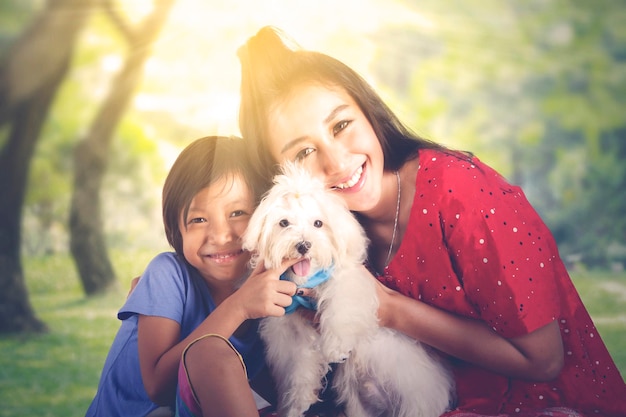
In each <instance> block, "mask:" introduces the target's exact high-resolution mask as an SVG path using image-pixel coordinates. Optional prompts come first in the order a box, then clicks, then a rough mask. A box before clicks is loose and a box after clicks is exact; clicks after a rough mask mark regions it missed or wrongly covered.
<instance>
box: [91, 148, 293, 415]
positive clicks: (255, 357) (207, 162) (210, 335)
mask: <svg viewBox="0 0 626 417" xmlns="http://www.w3.org/2000/svg"><path fill="white" fill-rule="evenodd" d="M244 147H245V143H244V141H243V140H242V139H240V138H228V137H206V138H202V139H199V140H197V141H195V142H193V143H192V144H191V145H189V146H188V147H187V148H186V149H185V150H183V152H182V153H181V154H180V156H179V157H178V159H177V160H176V162H175V163H174V165H173V166H172V169H171V171H170V173H169V175H168V177H167V179H166V181H165V185H164V187H163V222H164V225H165V232H166V235H167V239H168V242H169V243H170V245H171V246H172V247H173V248H174V250H175V252H173V253H172V252H167V253H161V254H159V255H157V256H156V257H155V258H154V260H153V261H152V262H151V263H150V264H149V265H148V267H147V268H146V270H145V272H144V273H143V275H142V277H141V279H140V280H139V283H138V284H137V286H136V288H134V290H133V291H132V292H131V294H130V296H129V297H128V299H127V301H126V303H125V304H124V306H123V307H122V308H121V310H120V311H119V313H118V318H119V319H120V320H122V324H121V327H120V330H119V331H118V333H117V335H116V337H115V340H114V341H113V345H112V347H111V350H110V352H109V354H108V356H107V359H106V362H105V365H104V370H103V371H102V376H101V379H100V383H99V387H98V392H97V393H96V396H95V398H94V400H93V402H92V404H91V406H90V407H89V409H88V411H87V416H146V415H151V416H167V415H172V414H173V409H174V398H175V394H176V387H177V376H178V371H179V363H180V362H181V355H182V353H183V350H184V349H185V347H186V346H188V345H190V344H192V345H193V346H195V347H196V348H197V350H200V351H201V353H202V354H203V355H205V356H206V357H207V359H206V362H207V363H206V364H205V365H206V366H210V365H211V364H214V367H213V370H214V371H216V372H224V373H225V374H226V376H228V378H223V379H220V378H221V377H217V376H216V377H214V379H213V385H211V386H210V387H209V386H207V387H203V388H205V389H204V390H203V392H204V391H206V392H209V393H211V394H212V395H214V396H215V400H214V402H213V403H212V404H211V408H212V410H213V412H216V413H217V414H216V415H223V416H226V415H231V414H228V413H226V412H224V413H221V412H222V411H223V410H224V408H222V404H225V406H224V407H234V408H233V410H237V407H239V406H245V407H246V408H245V409H247V410H248V409H249V410H252V412H253V414H232V415H241V416H245V415H256V416H258V412H257V411H256V410H257V408H256V406H255V400H254V397H253V394H252V391H251V390H250V387H249V385H248V381H247V378H255V377H256V376H257V375H263V373H262V372H260V371H261V370H262V368H263V365H264V360H263V346H262V345H261V342H260V340H259V338H258V337H257V332H256V330H257V321H256V320H255V319H257V318H260V317H265V316H271V315H282V314H284V307H286V306H288V305H290V303H291V296H292V295H293V294H294V293H295V291H296V288H295V285H294V284H292V283H290V282H287V281H280V280H279V276H280V274H281V273H282V272H284V269H286V268H287V267H288V265H287V264H286V265H285V268H283V269H282V270H267V271H264V270H262V269H260V268H259V269H257V270H255V271H252V273H251V274H250V273H249V271H248V260H249V258H250V256H249V254H248V253H247V252H244V251H242V249H241V239H240V237H241V235H242V233H243V232H244V230H245V229H246V227H247V224H248V221H249V219H250V216H251V214H252V212H253V210H254V208H255V206H256V203H257V201H258V197H259V195H257V194H255V192H260V191H261V190H264V189H265V188H266V187H265V185H264V184H263V183H261V182H259V176H258V175H255V174H254V172H253V171H252V170H251V169H250V164H249V163H248V162H247V160H246V159H245V158H244V156H245V151H244ZM248 275H250V277H249V278H247V277H248ZM246 278H247V279H246ZM194 341H195V343H193V342H194ZM194 349H195V348H194ZM191 351H192V349H191V348H190V350H189V351H188V352H189V353H188V355H189V354H191ZM240 355H241V356H240ZM241 357H243V360H241V359H240V358H241ZM242 363H245V368H244V367H243V366H242ZM246 370H247V375H246ZM185 371H186V368H184V367H183V368H182V372H181V375H182V376H183V377H185V378H184V382H185V387H186V390H187V391H186V392H190V390H191V387H192V386H193V383H194V376H195V375H194V374H193V372H190V375H189V377H190V378H187V377H186V376H187V375H186V372H185ZM209 372H211V370H209ZM183 391H184V390H183ZM229 395H237V400H236V401H232V399H231V397H229ZM183 402H184V401H182V400H181V401H180V404H183ZM207 408H209V407H207ZM205 415H210V414H209V412H208V411H207V413H206V414H205Z"/></svg>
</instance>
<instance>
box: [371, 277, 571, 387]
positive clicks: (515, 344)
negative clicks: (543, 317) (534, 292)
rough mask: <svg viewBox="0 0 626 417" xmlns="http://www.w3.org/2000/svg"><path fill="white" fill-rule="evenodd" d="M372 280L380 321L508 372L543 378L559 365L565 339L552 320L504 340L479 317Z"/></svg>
mask: <svg viewBox="0 0 626 417" xmlns="http://www.w3.org/2000/svg"><path fill="white" fill-rule="evenodd" d="M376 282H377V283H378V285H377V291H378V297H379V300H380V307H379V311H378V315H379V319H380V324H381V326H385V327H390V328H393V329H395V330H398V331H400V332H402V333H404V334H406V335H408V336H410V337H412V338H414V339H416V340H419V341H421V342H424V343H426V344H428V345H430V346H433V347H435V348H437V349H439V350H441V351H442V352H445V353H447V354H449V355H451V356H454V357H457V358H459V359H462V360H464V361H467V362H471V363H473V364H476V365H478V366H481V367H483V368H485V369H488V370H491V371H493V372H496V373H499V374H502V375H505V376H508V377H513V378H520V379H527V380H534V381H547V380H550V379H553V378H555V377H556V376H557V375H558V374H559V372H560V371H561V368H562V367H563V360H564V359H563V342H562V339H561V333H560V330H559V326H558V323H557V322H556V321H553V322H551V323H549V324H547V325H545V326H543V327H541V328H539V329H537V330H535V331H533V332H531V333H529V334H526V335H523V336H520V337H516V338H511V339H505V338H503V337H502V336H500V335H498V334H497V333H496V332H494V331H493V330H492V329H491V328H489V327H488V326H487V325H486V324H485V323H484V322H482V321H479V320H473V319H469V318H466V317H462V316H458V315H455V314H452V313H449V312H447V311H444V310H441V309H438V308H436V307H433V306H430V305H428V304H425V303H423V302H421V301H417V300H414V299H412V298H410V297H406V296H404V295H402V294H400V293H398V292H396V291H393V290H391V289H389V288H387V287H385V286H384V285H383V284H381V283H380V282H378V280H377V281H376Z"/></svg>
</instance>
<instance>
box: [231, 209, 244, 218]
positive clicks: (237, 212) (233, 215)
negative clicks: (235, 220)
mask: <svg viewBox="0 0 626 417" xmlns="http://www.w3.org/2000/svg"><path fill="white" fill-rule="evenodd" d="M245 214H246V211H245V210H235V211H233V212H232V213H230V217H240V216H243V215H245Z"/></svg>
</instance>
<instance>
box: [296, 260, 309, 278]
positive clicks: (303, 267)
mask: <svg viewBox="0 0 626 417" xmlns="http://www.w3.org/2000/svg"><path fill="white" fill-rule="evenodd" d="M310 268H311V261H309V260H308V259H307V258H304V259H303V260H301V261H300V262H298V263H297V264H294V265H293V266H292V267H291V269H292V270H293V273H294V274H296V275H298V276H300V277H306V276H307V275H309V269H310Z"/></svg>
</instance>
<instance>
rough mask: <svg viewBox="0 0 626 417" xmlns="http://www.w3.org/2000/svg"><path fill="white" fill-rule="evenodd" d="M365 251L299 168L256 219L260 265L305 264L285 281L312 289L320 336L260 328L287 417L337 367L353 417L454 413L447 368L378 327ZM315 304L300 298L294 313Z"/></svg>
mask: <svg viewBox="0 0 626 417" xmlns="http://www.w3.org/2000/svg"><path fill="white" fill-rule="evenodd" d="M367 244H368V240H367V238H366V236H365V233H364V231H363V229H362V228H361V226H360V224H359V222H358V221H357V220H356V219H355V218H354V216H353V215H352V213H350V211H348V209H347V208H346V205H345V203H344V202H343V200H342V199H341V197H339V196H338V195H337V194H336V193H335V192H333V191H332V190H329V189H326V188H325V187H324V184H322V182H321V181H319V180H316V179H314V178H312V177H311V175H310V174H309V173H308V172H306V171H305V170H304V169H302V168H300V167H298V166H296V165H293V164H290V165H287V166H285V167H284V168H283V174H281V175H277V176H276V177H275V178H274V186H273V187H272V189H271V190H270V191H269V192H268V193H267V195H266V196H265V197H264V199H263V200H262V202H261V204H260V205H259V207H258V208H257V209H256V211H255V213H254V215H253V216H252V218H251V219H250V223H249V225H248V229H247V232H246V234H245V235H244V247H245V248H246V249H248V250H251V251H253V252H254V254H255V255H254V256H253V260H252V262H253V264H256V263H258V262H261V261H262V262H264V263H265V267H267V268H275V267H278V266H280V264H281V262H282V260H283V259H285V258H289V259H293V258H301V259H302V261H300V262H298V263H297V264H295V265H294V266H293V267H292V268H290V269H289V270H288V271H287V272H285V274H284V276H283V277H281V278H282V279H289V280H291V281H293V282H295V283H296V284H297V285H298V286H299V287H306V288H314V289H313V292H314V297H313V298H314V301H312V302H313V303H316V304H317V305H316V307H317V317H318V318H319V327H318V328H316V327H315V326H313V325H312V324H311V323H310V322H309V321H308V320H307V319H306V318H305V317H304V316H303V315H301V314H286V315H285V316H282V317H268V318H266V319H263V321H262V323H261V327H260V332H261V337H262V338H263V340H264V341H265V343H266V345H267V355H266V356H267V360H268V363H269V366H270V369H271V371H272V374H273V376H274V378H275V380H276V382H277V385H278V393H279V409H280V413H281V414H280V415H281V416H283V417H299V416H302V415H303V414H304V413H305V412H306V411H307V410H308V409H309V407H310V406H311V405H312V404H314V403H315V402H317V401H318V394H319V392H320V390H321V389H322V385H323V379H324V376H325V375H326V373H327V372H328V370H329V369H330V364H331V363H340V364H339V365H338V366H337V370H336V371H335V372H336V374H335V376H334V381H333V387H332V388H333V389H334V390H335V392H336V394H337V398H338V400H339V402H340V403H342V404H344V405H345V411H346V414H347V416H349V417H366V416H402V417H409V416H410V417H431V416H432V417H435V416H439V415H440V414H442V413H443V412H445V411H446V409H448V407H449V406H450V405H451V401H452V399H451V398H452V391H453V382H452V378H451V376H450V374H449V372H448V371H447V369H446V367H445V366H444V365H443V364H442V363H441V362H440V360H439V359H438V358H437V357H436V356H434V355H433V354H432V353H430V352H429V351H428V350H426V349H425V348H424V346H422V345H421V344H419V343H418V342H416V341H415V340H413V339H411V338H409V337H407V336H405V335H403V334H401V333H399V332H396V331H394V330H391V329H388V328H382V327H379V326H378V318H377V315H376V314H377V310H378V299H377V296H376V289H375V285H376V284H375V282H374V280H373V279H372V278H371V277H368V276H366V275H365V271H364V268H363V266H362V265H363V262H364V260H365V257H366V251H367ZM310 302H311V300H310V299H309V300H307V299H303V298H302V297H297V296H294V301H293V302H292V305H291V306H290V307H292V308H295V307H296V306H297V305H299V304H303V305H305V306H307V304H309V303H310ZM308 307H312V308H315V306H310V305H309V306H308ZM287 312H288V313H290V309H287Z"/></svg>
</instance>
